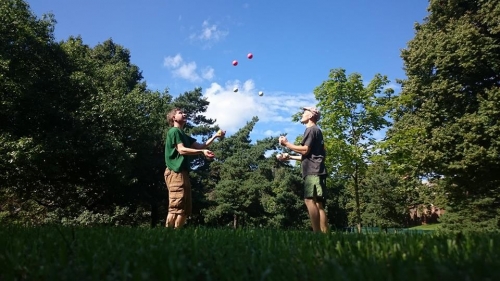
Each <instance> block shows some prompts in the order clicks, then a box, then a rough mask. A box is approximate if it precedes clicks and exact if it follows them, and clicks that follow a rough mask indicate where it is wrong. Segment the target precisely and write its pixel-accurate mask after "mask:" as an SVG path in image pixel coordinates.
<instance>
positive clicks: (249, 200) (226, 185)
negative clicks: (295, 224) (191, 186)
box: [205, 117, 277, 227]
mask: <svg viewBox="0 0 500 281" xmlns="http://www.w3.org/2000/svg"><path fill="white" fill-rule="evenodd" d="M257 122H258V118H257V117H253V118H252V120H251V121H250V122H248V123H247V124H246V125H245V126H244V127H243V128H241V129H240V130H239V131H238V132H236V133H235V134H234V135H232V136H231V137H227V138H225V139H224V140H223V141H222V142H220V145H219V147H216V148H214V152H215V153H216V155H218V156H217V158H218V160H216V161H214V162H212V163H211V169H213V172H214V173H217V174H218V175H217V176H216V177H217V178H218V179H219V180H218V181H217V184H216V186H215V187H214V189H213V192H210V193H209V194H208V196H209V199H210V200H212V201H214V202H215V205H214V206H213V207H211V208H209V209H207V210H206V212H205V218H206V220H207V222H209V223H210V224H215V225H225V224H228V223H230V224H231V225H232V226H233V227H238V226H241V225H250V226H252V225H253V226H255V225H260V224H262V223H265V220H264V219H265V213H264V207H263V204H262V200H261V198H262V197H263V196H264V193H266V191H268V190H269V189H270V186H271V181H272V171H271V168H272V165H271V164H270V162H269V161H270V160H274V159H268V158H266V157H265V153H266V151H268V150H271V149H275V148H276V143H277V142H276V139H275V138H274V139H273V138H268V139H265V140H262V141H257V142H256V143H252V142H251V140H250V133H251V132H252V130H253V128H254V126H255V124H256V123H257Z"/></svg>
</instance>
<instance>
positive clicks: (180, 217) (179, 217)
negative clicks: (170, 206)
mask: <svg viewBox="0 0 500 281" xmlns="http://www.w3.org/2000/svg"><path fill="white" fill-rule="evenodd" d="M186 219H187V216H186V215H185V214H178V215H177V218H176V219H175V228H180V227H182V226H183V225H184V224H185V223H186Z"/></svg>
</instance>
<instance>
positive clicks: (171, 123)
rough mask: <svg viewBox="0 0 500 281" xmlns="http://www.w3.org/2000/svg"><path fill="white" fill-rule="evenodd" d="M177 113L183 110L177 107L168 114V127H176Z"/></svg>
mask: <svg viewBox="0 0 500 281" xmlns="http://www.w3.org/2000/svg"><path fill="white" fill-rule="evenodd" d="M177 111H182V109H180V108H178V107H176V108H173V109H172V110H170V111H169V112H168V113H167V123H168V125H170V126H174V115H175V114H176V113H177Z"/></svg>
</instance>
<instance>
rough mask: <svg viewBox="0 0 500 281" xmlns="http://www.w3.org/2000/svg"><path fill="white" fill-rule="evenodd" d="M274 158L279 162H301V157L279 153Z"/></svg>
mask: <svg viewBox="0 0 500 281" xmlns="http://www.w3.org/2000/svg"><path fill="white" fill-rule="evenodd" d="M276 158H277V159H278V160H280V161H287V160H296V161H302V156H300V155H290V154H288V153H281V154H278V155H276Z"/></svg>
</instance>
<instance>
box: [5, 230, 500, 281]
mask: <svg viewBox="0 0 500 281" xmlns="http://www.w3.org/2000/svg"><path fill="white" fill-rule="evenodd" d="M498 245H500V235H494V234H483V235H460V236H449V235H444V234H439V233H431V234H412V233H398V234H385V233H377V234H346V233H331V234H316V233H311V232H301V231H274V230H237V231H233V230H222V229H194V228H186V229H181V230H172V229H165V228H159V229H146V228H126V227H119V228H118V227H116V228H56V227H39V228H19V227H5V226H2V228H1V229H0V280H430V279H434V280H500V271H499V268H500V251H499V247H498Z"/></svg>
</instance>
